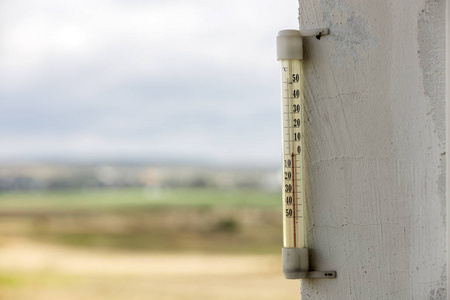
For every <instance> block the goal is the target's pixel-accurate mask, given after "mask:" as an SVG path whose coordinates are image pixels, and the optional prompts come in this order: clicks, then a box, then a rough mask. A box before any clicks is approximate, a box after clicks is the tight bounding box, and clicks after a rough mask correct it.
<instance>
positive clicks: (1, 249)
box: [0, 238, 299, 300]
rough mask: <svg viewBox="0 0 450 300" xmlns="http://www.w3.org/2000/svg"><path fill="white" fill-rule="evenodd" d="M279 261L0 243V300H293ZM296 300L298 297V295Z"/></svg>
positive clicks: (295, 288)
mask: <svg viewBox="0 0 450 300" xmlns="http://www.w3.org/2000/svg"><path fill="white" fill-rule="evenodd" d="M297 295H299V282H298V281H290V280H286V279H284V278H283V275H282V273H281V257H280V256H278V255H237V254H236V255H230V254H183V253H179V254H177V253H174V254H164V253H136V252H125V251H122V252H112V251H107V250H102V249H78V248H70V247H65V246H58V245H49V244H41V243H37V242H35V241H30V240H26V239H21V238H9V239H3V240H2V243H1V244H0V299H1V300H7V299H8V300H9V299H11V300H12V299H14V300H22V299H23V300H25V299H26V300H29V299H34V300H41V299H42V300H44V299H45V300H53V299H58V300H60V299H65V300H70V299H77V300H94V299H95V300H97V299H98V300H100V299H110V300H116V299H117V300H118V299H127V300H128V299H163V300H164V299H165V300H172V299H182V300H183V299H204V300H207V299H216V300H221V299H237V300H238V299H246V300H252V299H260V300H261V299H262V300H264V299H280V300H282V299H293V298H294V299H295V297H297ZM298 297H299V296H298Z"/></svg>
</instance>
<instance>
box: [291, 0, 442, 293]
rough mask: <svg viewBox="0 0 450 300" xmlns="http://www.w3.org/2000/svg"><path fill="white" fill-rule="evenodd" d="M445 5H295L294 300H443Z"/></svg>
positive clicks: (348, 0)
mask: <svg viewBox="0 0 450 300" xmlns="http://www.w3.org/2000/svg"><path fill="white" fill-rule="evenodd" d="M445 10H446V6H445V1H444V0H428V1H423V0H418V1H410V0H395V1H394V0H392V1H378V0H375V1H374V0H338V1H336V0H321V1H317V0H300V5H299V23H300V28H314V27H329V28H330V31H331V34H330V35H329V36H326V37H323V38H322V39H321V40H320V41H319V40H316V39H314V38H309V39H304V59H305V60H304V65H303V72H304V88H305V90H304V97H305V102H306V105H305V106H306V125H305V136H306V137H305V140H306V142H307V149H306V151H307V153H306V164H307V174H308V178H307V197H308V204H307V205H308V218H309V220H308V222H309V225H308V245H309V247H310V248H311V258H310V261H311V264H312V267H313V268H315V269H319V270H336V271H337V274H338V276H337V278H336V279H330V280H304V281H303V283H302V296H303V298H302V299H305V300H306V299H345V300H347V299H358V300H360V299H446V295H447V289H446V280H447V279H446V276H447V274H446V235H447V234H446V208H445V203H446V195H445V182H446V180H445V176H446V175H445V174H446V171H445V166H446V153H445V134H446V132H445V127H446V124H445V88H446V87H445Z"/></svg>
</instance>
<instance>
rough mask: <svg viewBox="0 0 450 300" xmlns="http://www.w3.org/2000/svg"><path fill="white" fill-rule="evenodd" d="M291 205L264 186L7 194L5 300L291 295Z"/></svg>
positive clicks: (1, 250) (2, 231)
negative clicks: (285, 212)
mask: <svg viewBox="0 0 450 300" xmlns="http://www.w3.org/2000/svg"><path fill="white" fill-rule="evenodd" d="M281 212H282V211H281V195H280V194H279V193H273V192H266V191H261V190H219V189H138V188H133V189H117V190H71V191H49V192H39V193H37V192H27V193H25V192H21V193H1V194H0V257H1V258H2V259H0V299H2V300H3V299H14V300H27V299H36V300H44V299H45V300H54V299H55V300H56V299H68V300H72V299H73V300H75V299H76V300H80V299H81V300H100V299H106V298H107V299H112V300H116V299H117V300H121V299H167V300H175V299H177V300H178V299H185V300H191V299H219V300H220V299H238V300H239V299H242V300H243V299H246V300H253V299H255V300H256V299H291V296H292V295H294V294H296V293H297V289H298V285H297V284H296V283H295V282H290V281H286V280H285V279H284V278H283V276H282V273H281V264H280V261H281V257H280V249H281V245H282V218H281ZM174 278H176V280H174ZM148 295H151V296H150V297H149V296H148Z"/></svg>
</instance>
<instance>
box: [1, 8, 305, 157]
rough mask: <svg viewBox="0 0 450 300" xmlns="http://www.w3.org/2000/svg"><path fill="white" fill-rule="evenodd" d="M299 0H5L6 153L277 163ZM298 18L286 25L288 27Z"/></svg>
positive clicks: (3, 117) (3, 91)
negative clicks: (286, 40)
mask: <svg viewBox="0 0 450 300" xmlns="http://www.w3.org/2000/svg"><path fill="white" fill-rule="evenodd" d="M296 14H297V7H296V3H295V1H276V0H267V1H189V2H186V1H150V2H148V1H137V0H136V1H75V2H69V1H59V0H48V1H20V3H19V2H17V1H12V0H10V1H2V2H1V3H0V98H1V102H2V108H1V109H0V144H2V145H7V146H6V147H1V149H0V159H6V158H8V157H12V156H14V157H18V158H24V159H26V158H29V157H40V156H42V157H44V156H45V157H48V156H61V155H67V156H69V157H78V156H91V157H105V156H111V157H129V156H133V155H140V156H142V157H145V156H146V155H147V156H149V157H150V156H153V157H155V156H158V155H163V154H166V155H169V156H171V157H180V158H182V159H187V160H188V159H191V158H193V159H198V158H199V157H210V158H211V159H212V160H214V161H216V162H217V161H223V162H235V163H240V162H242V163H245V162H247V161H249V160H252V161H253V163H255V164H257V163H258V162H259V163H261V164H270V165H272V164H273V163H278V160H279V157H280V154H279V151H280V150H279V149H280V147H279V142H280V141H279V133H280V130H279V126H280V121H279V115H280V114H279V101H278V100H279V99H278V98H279V93H280V92H279V70H278V63H277V62H276V59H275V36H276V33H277V31H278V30H279V29H284V28H286V27H290V28H295V27H296V26H297V25H296V23H297V16H296ZM288 23H289V24H288Z"/></svg>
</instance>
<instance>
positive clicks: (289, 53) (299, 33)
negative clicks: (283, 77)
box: [277, 28, 330, 60]
mask: <svg viewBox="0 0 450 300" xmlns="http://www.w3.org/2000/svg"><path fill="white" fill-rule="evenodd" d="M329 33H330V30H329V29H328V28H313V29H301V30H295V29H287V30H281V31H280V32H278V36H277V60H283V59H299V60H303V42H302V38H303V37H310V36H315V37H316V38H317V39H318V40H320V38H321V37H322V36H324V35H327V34H329Z"/></svg>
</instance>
